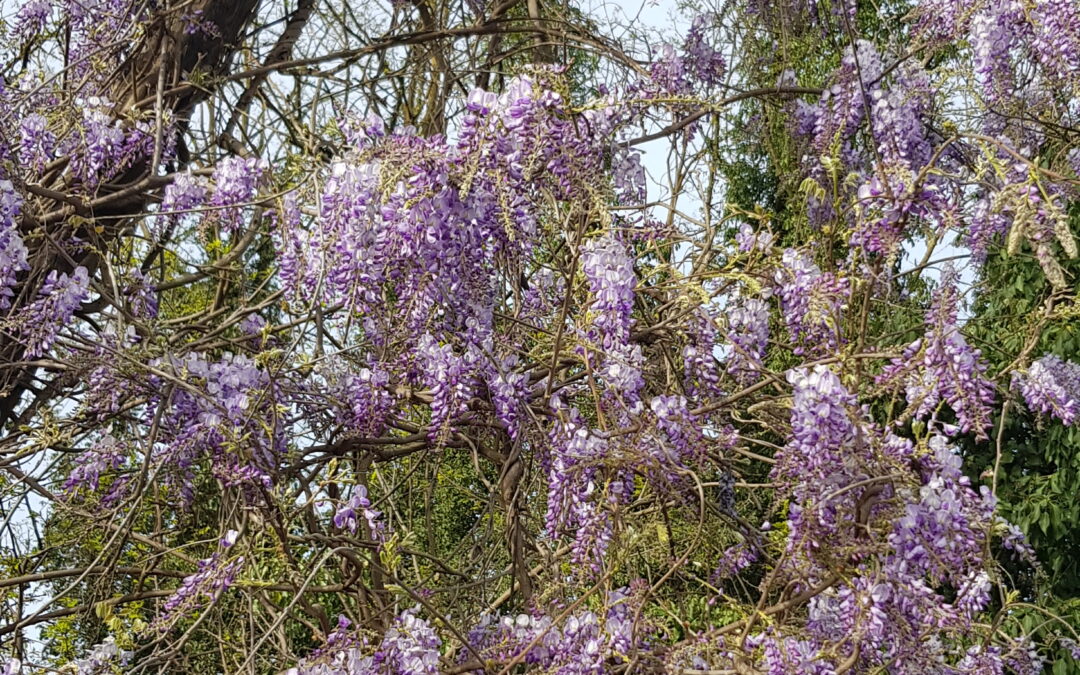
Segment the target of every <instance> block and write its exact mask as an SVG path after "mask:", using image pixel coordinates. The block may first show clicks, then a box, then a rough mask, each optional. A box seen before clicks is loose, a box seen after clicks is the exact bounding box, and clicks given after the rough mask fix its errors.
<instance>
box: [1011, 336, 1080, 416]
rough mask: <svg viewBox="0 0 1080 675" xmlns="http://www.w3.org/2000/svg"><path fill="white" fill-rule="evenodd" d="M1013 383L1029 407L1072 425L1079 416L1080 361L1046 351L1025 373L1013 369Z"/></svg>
mask: <svg viewBox="0 0 1080 675" xmlns="http://www.w3.org/2000/svg"><path fill="white" fill-rule="evenodd" d="M1012 378H1013V379H1012V386H1013V388H1014V389H1019V390H1020V393H1021V394H1023V396H1024V401H1026V402H1027V405H1028V408H1030V409H1031V410H1033V411H1035V412H1038V413H1041V414H1043V415H1051V416H1053V417H1056V418H1058V419H1059V420H1061V422H1062V423H1063V424H1064V425H1065V426H1072V425H1073V424H1075V423H1076V421H1077V419H1078V418H1080V364H1077V363H1073V362H1072V361H1065V360H1063V359H1060V358H1058V357H1057V356H1055V355H1053V354H1046V355H1044V356H1042V357H1041V358H1039V359H1037V360H1036V361H1034V362H1033V363H1032V364H1031V365H1030V366H1029V367H1028V369H1027V372H1026V373H1024V372H1020V371H1015V370H1014V371H1013V373H1012Z"/></svg>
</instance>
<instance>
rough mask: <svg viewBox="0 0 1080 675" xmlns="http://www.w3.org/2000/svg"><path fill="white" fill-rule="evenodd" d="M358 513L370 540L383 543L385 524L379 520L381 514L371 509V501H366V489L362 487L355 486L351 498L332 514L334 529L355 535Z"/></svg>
mask: <svg viewBox="0 0 1080 675" xmlns="http://www.w3.org/2000/svg"><path fill="white" fill-rule="evenodd" d="M358 513H359V515H360V516H361V517H363V519H364V521H365V522H366V523H367V526H368V531H369V532H370V533H371V536H372V538H374V540H375V541H383V539H385V536H386V535H385V529H386V523H384V522H383V521H382V520H381V518H382V512H380V511H376V510H375V509H373V508H371V500H370V499H368V495H367V488H366V487H364V486H363V485H357V486H356V487H355V488H354V489H353V493H352V496H350V497H349V500H348V501H347V502H345V503H344V504H342V505H341V507H339V508H338V510H337V511H336V512H335V513H334V527H337V528H340V529H342V530H345V531H347V532H349V533H350V534H356V530H357V527H358V526H359V520H358V518H357V514H358Z"/></svg>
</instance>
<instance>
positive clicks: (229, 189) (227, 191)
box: [210, 157, 269, 232]
mask: <svg viewBox="0 0 1080 675" xmlns="http://www.w3.org/2000/svg"><path fill="white" fill-rule="evenodd" d="M268 169H269V165H268V164H267V162H266V160H264V159H259V158H243V157H226V158H225V159H223V160H221V161H220V162H218V164H217V166H216V167H215V168H214V176H213V182H214V194H213V196H212V197H211V199H210V204H211V205H212V206H217V207H227V208H224V209H222V210H221V211H219V212H218V218H219V219H220V222H221V225H222V228H223V229H224V230H225V231H226V232H234V231H236V230H237V229H239V228H240V226H241V224H242V223H241V221H242V219H243V215H244V211H243V208H242V207H241V205H244V204H247V203H249V202H251V201H252V200H253V199H254V198H255V195H256V194H258V190H259V183H260V181H261V180H262V176H263V174H264V173H265V172H266V171H267V170H268Z"/></svg>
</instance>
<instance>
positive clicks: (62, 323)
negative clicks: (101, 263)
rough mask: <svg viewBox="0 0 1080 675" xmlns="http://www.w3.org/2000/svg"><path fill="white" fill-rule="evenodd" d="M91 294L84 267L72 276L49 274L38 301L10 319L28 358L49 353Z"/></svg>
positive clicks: (79, 268) (53, 272) (88, 279)
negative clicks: (76, 311) (62, 331)
mask: <svg viewBox="0 0 1080 675" xmlns="http://www.w3.org/2000/svg"><path fill="white" fill-rule="evenodd" d="M89 292H90V278H89V275H88V273H87V271H86V268H85V267H82V266H79V267H76V268H75V270H74V271H73V272H72V273H71V274H70V275H68V274H64V273H58V272H57V271H56V270H53V271H52V272H49V276H48V277H46V279H45V283H43V284H42V285H41V289H40V291H39V292H38V299H37V300H35V301H34V302H33V303H31V304H29V305H27V306H25V307H23V308H22V309H21V310H20V311H19V313H18V314H17V315H16V316H15V317H13V318H12V319H11V323H12V324H13V326H14V328H15V330H16V333H17V335H18V338H19V341H20V342H22V343H23V344H24V345H26V356H27V357H28V358H34V357H37V356H41V355H42V354H44V353H46V352H47V351H49V348H50V347H52V345H53V342H54V341H55V340H56V338H57V337H58V335H59V334H60V331H61V330H63V329H64V328H66V327H67V326H68V324H69V323H70V322H71V317H72V316H73V315H74V314H75V310H77V309H78V308H79V306H80V305H81V304H82V302H83V301H84V300H86V298H87V295H88V294H89Z"/></svg>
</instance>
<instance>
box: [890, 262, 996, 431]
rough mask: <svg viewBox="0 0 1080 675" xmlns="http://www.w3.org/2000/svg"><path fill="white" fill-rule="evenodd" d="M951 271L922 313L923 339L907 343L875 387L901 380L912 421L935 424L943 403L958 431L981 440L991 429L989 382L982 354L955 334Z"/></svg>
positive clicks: (957, 298) (953, 276)
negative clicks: (932, 422)
mask: <svg viewBox="0 0 1080 675" xmlns="http://www.w3.org/2000/svg"><path fill="white" fill-rule="evenodd" d="M956 283H957V276H956V273H955V271H952V270H951V268H950V270H949V271H947V272H946V273H945V274H944V275H943V277H942V280H941V285H940V287H939V288H938V290H937V292H936V293H935V296H934V301H933V303H932V305H931V307H930V309H929V311H928V312H927V315H926V325H927V331H926V335H924V336H923V337H921V338H919V339H918V340H916V341H915V342H913V343H911V344H910V345H908V347H907V348H905V349H904V352H903V354H902V355H901V356H900V357H898V358H896V359H893V361H892V363H890V364H889V365H888V366H887V367H886V368H885V370H884V371H883V372H882V374H881V375H879V376H878V382H879V383H880V384H886V385H894V384H897V383H900V382H903V384H904V386H905V388H906V392H907V400H908V405H910V406H911V407H912V410H913V414H914V416H915V417H916V418H917V419H926V418H927V417H931V418H932V419H933V420H935V421H936V420H937V411H938V404H939V403H941V402H942V401H944V402H947V403H948V404H949V406H950V407H951V408H952V409H953V412H955V413H956V418H957V422H958V425H959V426H958V430H959V431H960V432H961V433H967V432H969V431H972V432H974V433H975V435H976V436H977V437H979V438H985V437H986V430H987V429H988V428H989V427H990V405H991V404H992V403H993V401H994V387H993V384H992V383H991V382H990V381H989V380H988V379H987V378H986V374H985V373H986V364H985V363H984V362H983V359H982V352H981V351H980V350H978V349H975V348H973V347H971V346H970V345H969V344H968V342H967V339H966V338H964V335H963V334H962V333H961V332H960V327H959V325H958V320H957V315H958V312H959V302H960V294H959V291H958V289H957V287H956Z"/></svg>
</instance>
